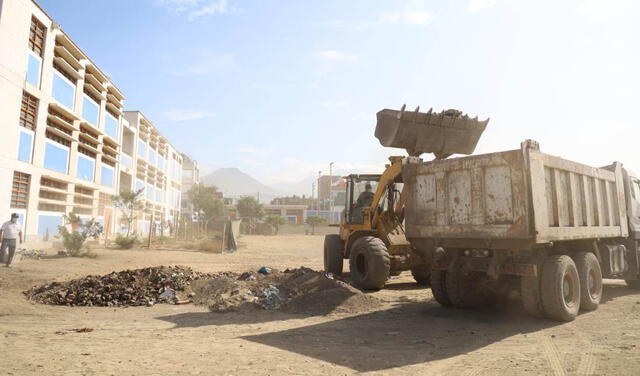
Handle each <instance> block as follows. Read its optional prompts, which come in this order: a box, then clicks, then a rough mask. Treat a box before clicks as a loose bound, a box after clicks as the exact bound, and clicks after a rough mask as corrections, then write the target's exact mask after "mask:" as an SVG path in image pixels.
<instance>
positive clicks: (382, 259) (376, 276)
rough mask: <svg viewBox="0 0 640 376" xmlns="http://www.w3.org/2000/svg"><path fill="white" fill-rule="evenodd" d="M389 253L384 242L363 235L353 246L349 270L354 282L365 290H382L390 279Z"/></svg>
mask: <svg viewBox="0 0 640 376" xmlns="http://www.w3.org/2000/svg"><path fill="white" fill-rule="evenodd" d="M389 266H390V262H389V253H388V252H387V246H386V245H385V244H384V242H383V241H382V240H380V239H378V238H376V237H374V236H363V237H361V238H360V239H358V240H356V241H355V243H353V246H352V247H351V255H350V256H349V270H350V271H351V279H352V281H353V284H354V285H356V286H357V287H359V288H361V289H365V290H380V289H381V288H383V287H384V285H385V283H386V282H387V279H389Z"/></svg>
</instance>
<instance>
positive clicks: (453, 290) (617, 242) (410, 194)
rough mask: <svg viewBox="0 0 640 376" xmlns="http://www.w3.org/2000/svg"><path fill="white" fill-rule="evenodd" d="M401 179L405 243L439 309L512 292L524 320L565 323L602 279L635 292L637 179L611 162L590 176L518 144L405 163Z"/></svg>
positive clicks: (639, 227)
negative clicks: (422, 258)
mask: <svg viewBox="0 0 640 376" xmlns="http://www.w3.org/2000/svg"><path fill="white" fill-rule="evenodd" d="M400 138H401V137H400V136H397V137H395V138H394V136H392V137H390V140H387V143H388V144H391V143H393V142H394V141H397V140H400ZM404 142H405V143H404V144H403V142H399V143H397V144H396V145H400V146H402V145H406V141H404ZM402 181H403V183H404V190H403V194H404V195H405V196H406V197H405V198H404V200H405V204H404V213H405V217H404V220H405V227H404V228H405V234H406V238H407V240H408V241H409V242H410V244H411V246H412V248H413V249H415V250H416V252H418V253H421V254H428V255H430V256H429V258H430V259H431V266H432V269H431V275H430V283H431V290H432V292H433V296H434V298H435V299H436V300H437V301H438V302H439V303H440V304H441V305H443V306H450V307H478V306H482V305H486V304H490V303H491V302H492V301H494V300H495V299H497V298H499V297H500V296H504V295H507V294H510V292H511V291H513V290H517V291H519V295H520V297H521V299H522V303H523V306H524V308H525V310H526V311H527V312H529V313H530V314H532V315H534V316H538V317H546V318H549V319H552V320H557V321H571V320H573V319H574V318H575V317H576V315H577V314H578V311H579V310H595V309H596V308H597V307H598V305H599V303H600V300H601V298H602V279H603V278H617V279H624V280H626V283H627V284H628V286H630V287H632V288H640V262H639V260H640V247H639V241H640V179H639V177H638V175H635V174H634V173H632V172H631V171H630V170H628V169H626V168H624V167H623V165H622V164H621V163H618V162H616V163H613V164H611V165H610V166H606V167H602V168H595V167H591V166H587V165H584V164H581V163H577V162H573V161H570V160H567V159H563V158H560V157H557V156H553V155H549V154H545V153H543V152H542V151H541V150H540V147H539V145H538V143H537V142H535V141H531V140H526V141H525V142H523V143H522V144H521V147H520V148H519V149H515V150H509V151H503V152H497V153H489V154H481V155H474V156H467V157H459V158H450V159H444V160H433V161H423V160H422V159H420V158H418V157H417V156H415V155H414V156H409V157H406V158H404V159H403V161H402Z"/></svg>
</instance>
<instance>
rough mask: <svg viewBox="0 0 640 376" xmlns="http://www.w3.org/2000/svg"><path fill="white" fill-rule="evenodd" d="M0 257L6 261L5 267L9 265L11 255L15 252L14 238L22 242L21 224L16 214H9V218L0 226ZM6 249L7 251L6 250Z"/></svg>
mask: <svg viewBox="0 0 640 376" xmlns="http://www.w3.org/2000/svg"><path fill="white" fill-rule="evenodd" d="M0 239H2V242H1V244H0V257H1V258H2V260H3V261H5V262H6V264H5V266H6V267H8V268H9V267H11V262H12V261H13V256H14V255H15V254H16V240H20V244H22V226H21V225H20V223H18V214H17V213H13V214H11V220H10V221H7V222H5V223H3V224H2V227H0ZM7 251H8V252H7Z"/></svg>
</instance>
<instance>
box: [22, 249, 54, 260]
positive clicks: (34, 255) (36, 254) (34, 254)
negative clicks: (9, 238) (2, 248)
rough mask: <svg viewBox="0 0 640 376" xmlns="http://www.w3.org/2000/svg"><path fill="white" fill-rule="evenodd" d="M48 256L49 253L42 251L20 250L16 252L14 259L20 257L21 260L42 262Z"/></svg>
mask: <svg viewBox="0 0 640 376" xmlns="http://www.w3.org/2000/svg"><path fill="white" fill-rule="evenodd" d="M46 254H47V253H46V252H45V251H44V250H42V249H26V248H20V249H18V250H17V251H16V255H15V256H14V257H17V256H20V260H24V259H35V260H40V259H41V258H42V257H43V256H45V255H46Z"/></svg>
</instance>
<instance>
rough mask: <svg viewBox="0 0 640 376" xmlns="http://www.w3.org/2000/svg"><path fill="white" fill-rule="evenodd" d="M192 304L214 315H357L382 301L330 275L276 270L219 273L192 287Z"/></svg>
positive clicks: (305, 271)
mask: <svg viewBox="0 0 640 376" xmlns="http://www.w3.org/2000/svg"><path fill="white" fill-rule="evenodd" d="M191 288H192V294H193V302H194V303H196V304H200V305H206V306H208V307H209V310H211V311H212V312H229V311H234V312H237V311H254V310H270V311H274V310H278V311H282V312H287V313H296V314H313V315H326V314H329V313H334V312H341V313H358V312H363V311H368V310H371V309H374V308H376V307H379V306H380V305H381V302H380V301H379V300H378V299H377V298H375V297H373V296H370V295H367V294H364V293H363V292H362V291H360V290H358V289H356V288H354V287H353V286H351V285H349V284H348V283H347V282H346V281H344V280H342V279H340V278H338V277H337V276H335V275H333V274H331V273H325V272H318V271H315V270H312V269H309V268H304V267H302V268H298V269H287V270H285V271H282V272H280V271H276V270H271V269H269V268H264V267H263V268H261V269H260V270H259V271H258V272H246V273H242V274H240V275H235V276H234V275H232V274H218V275H215V276H212V277H211V278H209V279H201V280H198V281H196V282H194V284H193V285H192V287H191Z"/></svg>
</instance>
